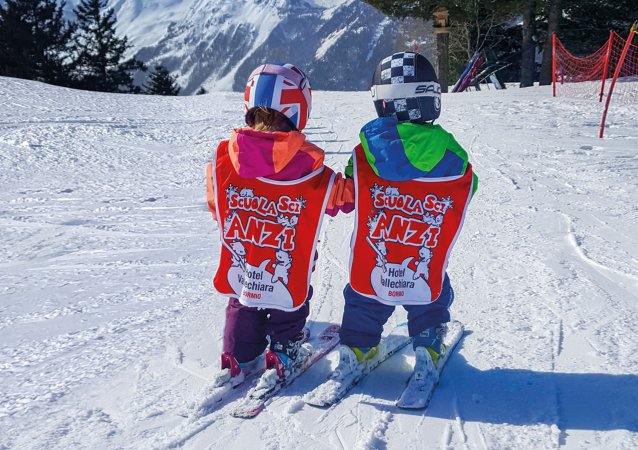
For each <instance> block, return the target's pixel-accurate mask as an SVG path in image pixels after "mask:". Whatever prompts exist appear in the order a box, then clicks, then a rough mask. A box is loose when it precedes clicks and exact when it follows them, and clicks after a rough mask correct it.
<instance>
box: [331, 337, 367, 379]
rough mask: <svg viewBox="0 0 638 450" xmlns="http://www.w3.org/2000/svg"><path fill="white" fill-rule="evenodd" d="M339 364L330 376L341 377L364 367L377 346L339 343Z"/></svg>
mask: <svg viewBox="0 0 638 450" xmlns="http://www.w3.org/2000/svg"><path fill="white" fill-rule="evenodd" d="M337 350H338V352H339V364H337V367H336V368H335V370H334V371H333V372H332V375H331V376H330V378H333V379H343V378H345V377H346V376H349V375H350V374H357V373H358V372H362V371H363V370H364V369H365V366H366V364H367V363H368V361H370V360H371V359H372V358H374V357H375V355H376V354H377V347H349V346H347V345H343V344H342V345H340V346H339V348H338V349H337Z"/></svg>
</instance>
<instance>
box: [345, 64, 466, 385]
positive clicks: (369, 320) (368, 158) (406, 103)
mask: <svg viewBox="0 0 638 450" xmlns="http://www.w3.org/2000/svg"><path fill="white" fill-rule="evenodd" d="M371 91H372V96H373V100H374V105H375V108H376V111H377V114H378V116H379V118H377V119H375V120H373V121H371V122H369V123H368V124H366V125H365V126H364V127H363V128H362V130H361V133H360V139H361V144H360V145H358V146H357V147H356V148H355V150H354V154H353V157H352V159H351V161H350V163H349V165H348V168H347V169H346V176H348V177H353V179H354V185H355V192H356V207H355V211H356V220H355V229H354V233H353V238H352V246H353V248H352V253H351V259H350V283H349V284H348V285H347V286H346V288H345V290H344V296H345V307H344V313H343V320H342V325H341V333H340V338H341V344H342V345H341V346H340V347H339V366H338V367H337V369H336V370H335V374H343V373H347V372H349V371H352V370H360V369H361V368H362V367H363V366H365V364H366V362H367V361H368V360H370V359H371V358H372V357H373V356H374V355H375V354H376V346H377V345H378V344H379V342H380V339H381V333H382V331H383V325H384V324H385V322H386V321H387V320H388V318H389V317H390V315H391V314H392V313H393V311H394V308H395V307H396V306H397V305H401V306H403V307H404V308H405V309H406V310H407V312H408V331H409V334H410V336H412V337H414V349H415V352H416V355H417V363H416V368H415V371H416V370H425V369H426V368H429V369H432V368H433V367H435V366H436V363H437V361H438V358H439V357H440V355H441V354H442V352H444V351H445V348H444V346H443V337H444V335H445V330H446V327H445V323H446V322H449V320H450V314H449V307H450V305H451V304H452V301H453V299H454V293H453V291H452V287H451V285H450V280H449V277H448V275H447V273H446V268H447V264H448V256H449V254H450V251H451V250H452V247H453V245H454V242H455V241H456V238H457V237H458V234H459V232H460V230H461V228H462V225H463V219H464V217H465V212H466V208H467V206H468V204H469V202H470V199H471V197H472V195H473V193H474V191H475V190H476V186H477V179H476V176H475V175H474V174H473V172H472V166H471V164H469V162H468V158H467V153H466V152H465V150H463V148H462V147H461V146H460V145H459V144H458V143H457V142H456V140H455V139H454V137H453V136H452V135H451V134H450V133H448V132H447V131H445V130H444V129H443V128H442V127H441V126H439V125H434V124H433V121H434V120H435V119H437V118H438V117H439V114H440V108H441V89H440V86H439V84H438V82H437V78H436V74H435V72H434V69H433V68H432V65H431V64H430V63H429V61H428V60H427V59H426V58H425V57H423V56H422V55H420V54H418V53H412V52H401V53H395V54H393V55H391V56H389V57H387V58H385V59H383V60H382V61H381V62H380V63H379V65H378V67H377V70H376V72H375V76H374V82H373V86H372V89H371ZM355 268H356V269H355ZM335 376H336V375H335Z"/></svg>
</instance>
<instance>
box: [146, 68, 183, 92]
mask: <svg viewBox="0 0 638 450" xmlns="http://www.w3.org/2000/svg"><path fill="white" fill-rule="evenodd" d="M180 90H181V88H180V87H179V85H178V84H177V76H173V75H171V73H170V72H169V71H168V69H166V67H164V66H163V65H161V64H157V65H156V66H155V69H154V70H153V72H151V73H150V74H149V82H148V84H147V85H145V86H144V93H146V94H151V95H179V91H180Z"/></svg>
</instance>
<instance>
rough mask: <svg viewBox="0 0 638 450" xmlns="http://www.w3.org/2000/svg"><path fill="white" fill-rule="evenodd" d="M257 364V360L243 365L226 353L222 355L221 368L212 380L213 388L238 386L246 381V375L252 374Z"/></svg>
mask: <svg viewBox="0 0 638 450" xmlns="http://www.w3.org/2000/svg"><path fill="white" fill-rule="evenodd" d="M258 364H259V358H255V359H253V360H252V361H248V362H245V363H240V362H237V360H236V359H235V357H234V356H233V355H232V354H231V353H228V352H224V353H222V368H221V370H220V371H219V372H218V373H217V374H216V375H215V377H214V378H213V386H214V387H219V386H223V385H225V384H230V386H232V387H236V386H239V385H240V384H241V383H243V382H244V380H245V379H246V374H247V373H253V372H254V371H255V370H256V369H257V366H258Z"/></svg>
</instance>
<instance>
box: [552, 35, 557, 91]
mask: <svg viewBox="0 0 638 450" xmlns="http://www.w3.org/2000/svg"><path fill="white" fill-rule="evenodd" d="M552 86H553V88H552V92H553V94H554V97H556V33H552Z"/></svg>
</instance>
